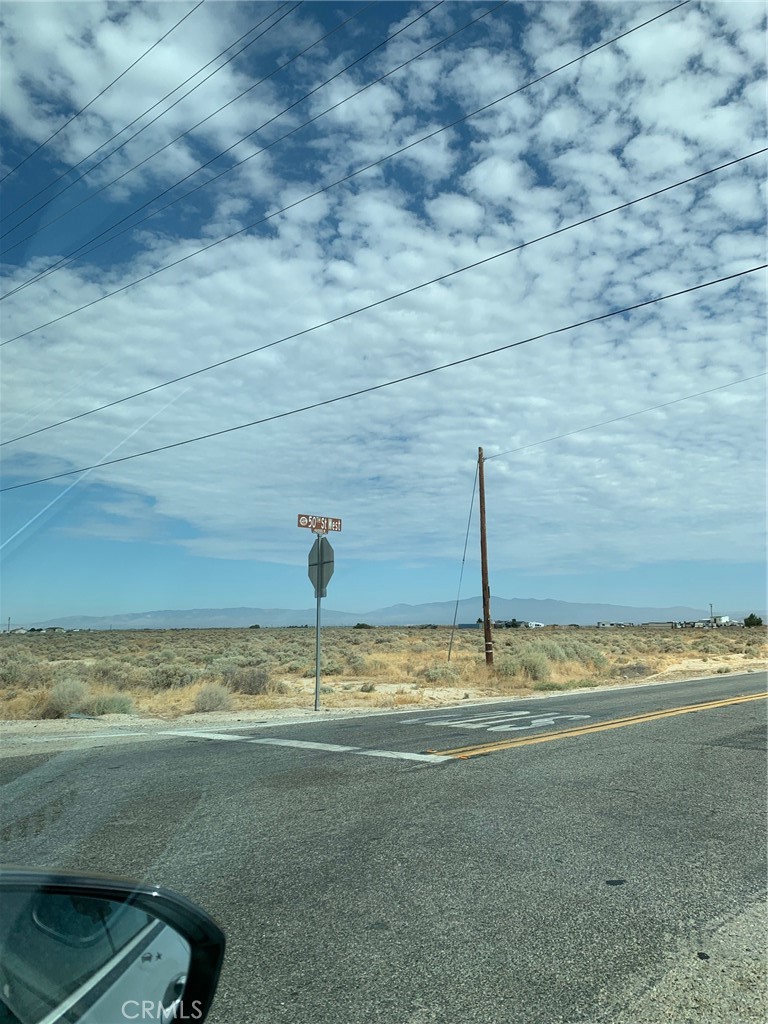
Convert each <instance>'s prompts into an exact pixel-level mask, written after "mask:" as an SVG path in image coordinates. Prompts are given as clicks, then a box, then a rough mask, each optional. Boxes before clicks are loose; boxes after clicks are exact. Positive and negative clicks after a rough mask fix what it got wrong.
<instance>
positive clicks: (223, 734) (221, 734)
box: [157, 729, 248, 740]
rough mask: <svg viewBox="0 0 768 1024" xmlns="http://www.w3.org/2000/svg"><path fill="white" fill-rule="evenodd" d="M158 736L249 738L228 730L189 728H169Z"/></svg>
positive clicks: (214, 738) (221, 738) (220, 738)
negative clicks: (195, 729)
mask: <svg viewBox="0 0 768 1024" xmlns="http://www.w3.org/2000/svg"><path fill="white" fill-rule="evenodd" d="M157 735H158V736H186V737H187V738H189V739H193V740H247V739H248V737H247V736H233V735H232V733H227V732H192V731H191V730H188V729H173V730H171V729H169V730H168V731H167V732H159V733H157Z"/></svg>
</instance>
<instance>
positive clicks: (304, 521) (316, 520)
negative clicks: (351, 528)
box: [297, 515, 341, 533]
mask: <svg viewBox="0 0 768 1024" xmlns="http://www.w3.org/2000/svg"><path fill="white" fill-rule="evenodd" d="M297 525H298V526H303V527H304V529H305V530H322V531H323V533H340V532H341V520H340V519H331V518H330V517H329V516H303V515H299V521H298V524H297Z"/></svg>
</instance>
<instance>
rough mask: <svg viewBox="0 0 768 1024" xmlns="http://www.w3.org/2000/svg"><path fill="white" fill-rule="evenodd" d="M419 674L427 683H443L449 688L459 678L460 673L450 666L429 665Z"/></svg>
mask: <svg viewBox="0 0 768 1024" xmlns="http://www.w3.org/2000/svg"><path fill="white" fill-rule="evenodd" d="M418 674H419V676H420V678H421V679H423V680H424V681H425V682H427V683H443V684H447V685H448V686H450V685H451V684H452V683H455V682H456V680H457V679H458V678H459V673H458V672H457V671H456V669H455V668H451V666H450V665H427V666H426V667H425V668H422V669H420V670H419V673H418Z"/></svg>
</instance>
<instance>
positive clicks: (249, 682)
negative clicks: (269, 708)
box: [221, 665, 271, 695]
mask: <svg viewBox="0 0 768 1024" xmlns="http://www.w3.org/2000/svg"><path fill="white" fill-rule="evenodd" d="M221 675H222V679H223V680H224V683H225V685H227V686H228V687H229V688H230V689H232V690H236V691H237V692H238V693H248V694H251V695H256V694H260V693H269V692H270V687H271V677H270V673H269V669H268V668H267V667H266V666H265V665H260V666H252V667H250V668H236V667H233V666H230V667H228V668H226V669H225V670H224V671H223V672H222V674H221Z"/></svg>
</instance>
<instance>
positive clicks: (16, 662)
mask: <svg viewBox="0 0 768 1024" xmlns="http://www.w3.org/2000/svg"><path fill="white" fill-rule="evenodd" d="M52 678H53V670H52V668H51V666H50V665H49V664H48V663H47V662H44V661H36V660H35V659H34V658H29V657H26V656H24V655H22V656H19V655H17V654H15V653H14V654H11V655H9V656H6V657H5V658H3V660H2V662H0V685H3V686H27V687H40V686H47V685H48V684H49V683H50V682H51V680H52Z"/></svg>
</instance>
